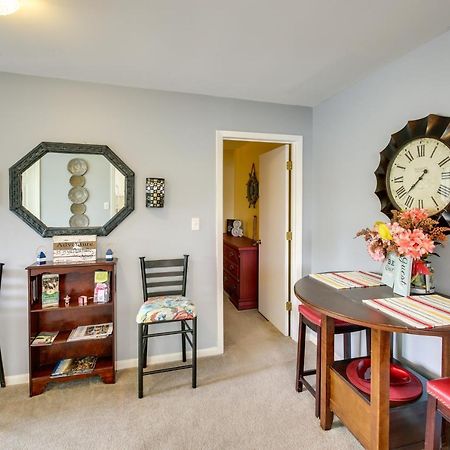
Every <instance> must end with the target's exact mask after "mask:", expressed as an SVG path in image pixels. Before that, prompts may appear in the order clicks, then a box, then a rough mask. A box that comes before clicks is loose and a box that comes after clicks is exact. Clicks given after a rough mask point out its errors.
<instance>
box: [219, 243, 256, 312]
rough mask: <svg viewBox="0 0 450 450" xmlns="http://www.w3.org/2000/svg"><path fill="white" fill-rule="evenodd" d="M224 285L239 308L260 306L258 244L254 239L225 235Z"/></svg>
mask: <svg viewBox="0 0 450 450" xmlns="http://www.w3.org/2000/svg"><path fill="white" fill-rule="evenodd" d="M223 287H224V290H225V292H226V293H227V294H228V296H229V297H230V300H231V302H232V303H233V305H234V306H235V307H236V308H237V309H239V310H241V309H252V308H257V307H258V246H257V245H256V242H255V241H253V240H252V239H249V238H247V237H232V236H228V235H226V234H224V235H223Z"/></svg>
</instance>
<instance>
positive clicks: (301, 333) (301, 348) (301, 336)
mask: <svg viewBox="0 0 450 450" xmlns="http://www.w3.org/2000/svg"><path fill="white" fill-rule="evenodd" d="M305 337H306V326H305V324H304V323H303V320H302V316H301V315H300V316H299V320H298V342H297V373H296V377H295V390H296V391H297V392H302V391H303V383H302V381H301V377H303V372H304V370H305Z"/></svg>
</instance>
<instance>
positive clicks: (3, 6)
mask: <svg viewBox="0 0 450 450" xmlns="http://www.w3.org/2000/svg"><path fill="white" fill-rule="evenodd" d="M19 8H20V4H19V0H0V16H7V15H8V14H13V13H15V12H16V11H17V10H18V9H19Z"/></svg>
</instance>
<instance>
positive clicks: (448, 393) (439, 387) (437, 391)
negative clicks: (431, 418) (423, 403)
mask: <svg viewBox="0 0 450 450" xmlns="http://www.w3.org/2000/svg"><path fill="white" fill-rule="evenodd" d="M427 392H428V394H430V395H432V396H433V397H435V398H437V399H438V400H439V401H440V402H442V403H443V404H444V405H445V406H446V407H447V408H450V378H439V379H437V380H431V381H429V382H428V383H427Z"/></svg>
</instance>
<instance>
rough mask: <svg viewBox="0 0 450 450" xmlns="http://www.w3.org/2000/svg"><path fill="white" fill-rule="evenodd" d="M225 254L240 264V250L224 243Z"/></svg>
mask: <svg viewBox="0 0 450 450" xmlns="http://www.w3.org/2000/svg"><path fill="white" fill-rule="evenodd" d="M223 256H224V258H226V259H228V260H229V261H230V262H233V263H235V264H239V250H236V249H235V248H233V247H229V246H228V245H226V244H223Z"/></svg>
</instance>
